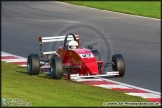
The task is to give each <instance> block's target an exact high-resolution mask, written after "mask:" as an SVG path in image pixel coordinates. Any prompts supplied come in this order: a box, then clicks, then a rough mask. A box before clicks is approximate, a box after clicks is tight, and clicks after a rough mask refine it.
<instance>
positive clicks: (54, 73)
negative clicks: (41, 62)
mask: <svg viewBox="0 0 162 108" xmlns="http://www.w3.org/2000/svg"><path fill="white" fill-rule="evenodd" d="M50 67H51V71H50V74H51V77H52V78H53V79H61V78H62V76H63V65H62V59H61V58H59V57H53V58H52V60H51V64H50Z"/></svg>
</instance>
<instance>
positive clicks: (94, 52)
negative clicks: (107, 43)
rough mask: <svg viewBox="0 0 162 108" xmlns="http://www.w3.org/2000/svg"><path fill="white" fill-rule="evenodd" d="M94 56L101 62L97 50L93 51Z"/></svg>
mask: <svg viewBox="0 0 162 108" xmlns="http://www.w3.org/2000/svg"><path fill="white" fill-rule="evenodd" d="M92 53H93V55H94V56H95V58H96V60H97V61H100V60H101V56H100V53H99V52H98V51H97V50H92Z"/></svg>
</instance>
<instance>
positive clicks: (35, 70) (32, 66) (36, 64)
mask: <svg viewBox="0 0 162 108" xmlns="http://www.w3.org/2000/svg"><path fill="white" fill-rule="evenodd" d="M27 71H28V74H29V75H39V72H40V60H39V56H38V54H30V55H29V56H28V60H27Z"/></svg>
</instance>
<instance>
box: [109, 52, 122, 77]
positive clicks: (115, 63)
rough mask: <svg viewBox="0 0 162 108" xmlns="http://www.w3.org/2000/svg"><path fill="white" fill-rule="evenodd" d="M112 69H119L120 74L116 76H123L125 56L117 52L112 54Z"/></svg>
mask: <svg viewBox="0 0 162 108" xmlns="http://www.w3.org/2000/svg"><path fill="white" fill-rule="evenodd" d="M112 69H113V70H114V71H119V75H115V76H116V77H123V76H124V74H125V63H124V59H123V56H122V55H121V54H115V55H113V56H112Z"/></svg>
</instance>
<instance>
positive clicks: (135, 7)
mask: <svg viewBox="0 0 162 108" xmlns="http://www.w3.org/2000/svg"><path fill="white" fill-rule="evenodd" d="M65 2H67V3H71V4H76V5H82V6H87V7H92V8H97V9H101V10H108V11H114V12H121V13H127V14H132V15H139V16H145V17H151V18H158V19H160V18H161V5H160V1H100V2H98V1H65Z"/></svg>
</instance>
